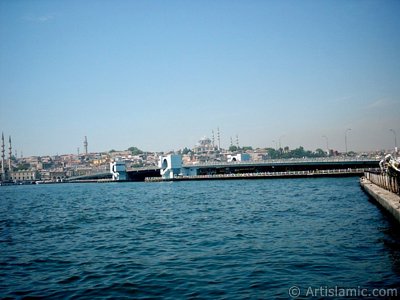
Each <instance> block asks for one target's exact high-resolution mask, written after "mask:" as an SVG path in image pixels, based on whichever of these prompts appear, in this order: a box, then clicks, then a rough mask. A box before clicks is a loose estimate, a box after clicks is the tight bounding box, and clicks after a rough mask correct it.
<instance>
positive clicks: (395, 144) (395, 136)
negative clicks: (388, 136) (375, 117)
mask: <svg viewBox="0 0 400 300" xmlns="http://www.w3.org/2000/svg"><path fill="white" fill-rule="evenodd" d="M389 130H390V131H391V132H393V135H394V151H395V152H397V135H396V131H394V129H389Z"/></svg>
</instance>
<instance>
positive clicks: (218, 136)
mask: <svg viewBox="0 0 400 300" xmlns="http://www.w3.org/2000/svg"><path fill="white" fill-rule="evenodd" d="M217 139H218V150H221V138H220V135H219V127H218V128H217Z"/></svg>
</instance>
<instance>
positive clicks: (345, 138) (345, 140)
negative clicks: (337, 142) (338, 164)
mask: <svg viewBox="0 0 400 300" xmlns="http://www.w3.org/2000/svg"><path fill="white" fill-rule="evenodd" d="M350 130H351V128H347V129H346V131H345V132H344V144H345V147H346V155H347V132H348V131H350Z"/></svg>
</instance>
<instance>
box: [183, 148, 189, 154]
mask: <svg viewBox="0 0 400 300" xmlns="http://www.w3.org/2000/svg"><path fill="white" fill-rule="evenodd" d="M189 152H190V149H188V148H187V147H185V148H183V150H182V154H183V155H186V154H188V153H189Z"/></svg>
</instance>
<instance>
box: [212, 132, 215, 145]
mask: <svg viewBox="0 0 400 300" xmlns="http://www.w3.org/2000/svg"><path fill="white" fill-rule="evenodd" d="M214 145H215V137H214V129H213V130H212V146H213V148H214Z"/></svg>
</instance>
